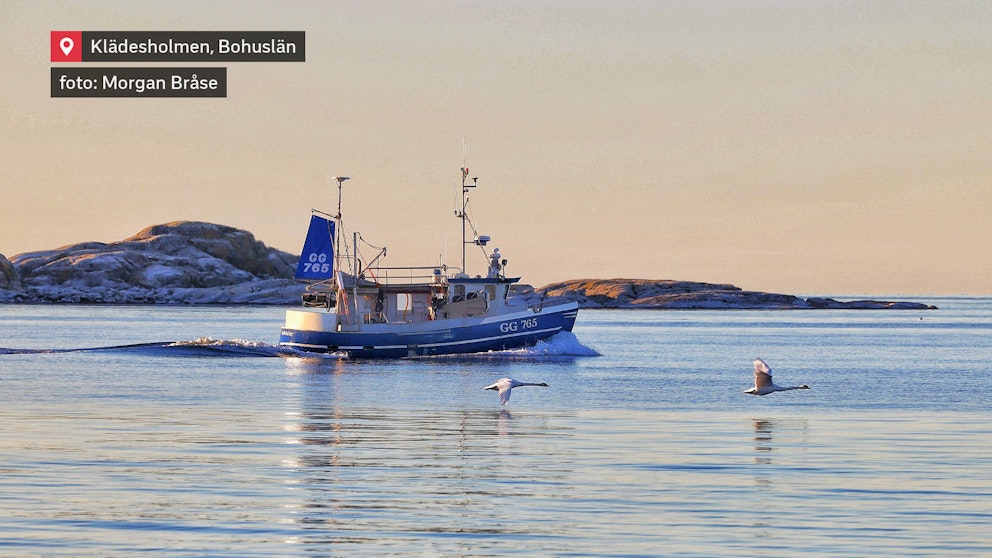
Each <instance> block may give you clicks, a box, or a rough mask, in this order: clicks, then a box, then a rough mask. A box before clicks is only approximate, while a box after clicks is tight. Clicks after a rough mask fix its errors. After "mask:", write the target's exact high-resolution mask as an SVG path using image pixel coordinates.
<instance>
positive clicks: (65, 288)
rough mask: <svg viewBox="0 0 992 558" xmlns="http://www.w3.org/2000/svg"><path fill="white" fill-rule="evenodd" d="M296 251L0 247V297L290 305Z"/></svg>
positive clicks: (721, 299) (640, 292)
mask: <svg viewBox="0 0 992 558" xmlns="http://www.w3.org/2000/svg"><path fill="white" fill-rule="evenodd" d="M298 259H299V257H298V256H295V255H293V254H289V253H287V252H281V251H279V250H276V249H273V248H269V247H267V246H266V245H265V244H263V243H262V242H260V241H258V240H256V239H255V237H254V236H253V235H252V234H251V233H250V232H248V231H245V230H241V229H236V228H233V227H227V226H223V225H214V224H211V223H202V222H194V221H180V222H174V223H167V224H164V225H155V226H152V227H148V228H147V229H145V230H143V231H141V232H139V233H138V234H136V235H134V236H132V237H130V238H126V239H124V240H121V241H119V242H111V243H109V244H104V243H102V242H84V243H82V244H74V245H72V246H65V247H62V248H59V249H57V250H45V251H41V252H29V253H25V254H18V255H16V256H14V257H12V258H10V259H9V260H8V259H7V258H5V257H4V256H3V255H2V254H0V302H83V303H97V304H99V303H108V304H133V303H138V304H288V305H292V304H298V303H299V302H300V295H301V294H302V293H303V291H304V287H305V286H304V284H302V283H300V282H299V281H296V280H294V279H293V275H294V272H295V269H296V262H297V260H298ZM512 293H513V295H514V296H515V297H518V298H520V299H522V300H525V301H528V302H534V303H536V302H539V301H541V300H544V299H547V298H565V299H569V300H574V301H576V302H578V303H579V306H580V307H581V308H643V309H769V310H778V309H814V308H851V309H881V308H887V309H912V310H923V309H933V308H934V307H933V306H928V305H926V304H920V303H916V302H887V301H875V300H855V301H848V302H840V301H837V300H834V299H831V298H805V299H804V298H800V297H796V296H792V295H784V294H774V293H762V292H756V291H745V290H742V289H740V288H738V287H735V286H733V285H722V284H713V283H697V282H692V281H671V280H646V279H573V280H571V281H562V282H560V283H552V284H550V285H545V286H544V287H540V288H539V289H536V290H535V289H534V288H533V287H530V286H527V285H515V286H514V289H513V291H512Z"/></svg>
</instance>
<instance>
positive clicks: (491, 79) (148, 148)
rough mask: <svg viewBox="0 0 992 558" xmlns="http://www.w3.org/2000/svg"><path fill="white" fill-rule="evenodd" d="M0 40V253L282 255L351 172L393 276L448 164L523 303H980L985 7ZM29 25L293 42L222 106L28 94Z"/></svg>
mask: <svg viewBox="0 0 992 558" xmlns="http://www.w3.org/2000/svg"><path fill="white" fill-rule="evenodd" d="M0 30H2V33H0V68H2V72H3V74H4V78H5V79H4V80H3V84H2V86H0V131H2V134H0V142H2V144H0V211H2V212H0V253H3V254H5V255H7V256H8V257H11V256H13V255H15V254H18V253H22V252H27V251H35V250H42V249H50V248H55V247H59V246H63V245H67V244H74V243H78V242H84V241H93V240H96V241H102V242H111V241H115V240H120V239H123V238H125V237H127V236H130V235H132V234H134V233H136V232H138V231H139V230H141V229H143V228H145V227H146V226H149V225H153V224H158V223H165V222H169V221H176V220H199V221H209V222H213V223H219V224H224V225H231V226H234V227H238V228H243V229H247V230H250V231H251V232H253V233H254V234H255V236H256V237H257V238H258V239H259V240H262V241H263V242H265V243H266V244H268V245H270V246H274V247H277V248H280V249H283V250H286V251H289V252H293V253H299V251H300V248H301V247H302V243H303V237H304V235H305V233H306V228H307V223H308V221H309V215H310V208H312V207H314V208H318V209H324V210H326V211H329V212H332V213H333V212H334V211H335V205H336V200H337V198H336V189H335V183H334V182H333V181H332V180H331V177H333V176H335V175H348V176H350V177H351V180H350V181H348V182H346V183H345V186H344V187H345V193H344V208H343V213H344V215H345V218H346V220H347V222H348V223H349V227H350V228H351V229H352V230H358V231H361V233H362V234H363V236H364V237H365V238H366V239H367V240H369V241H370V242H372V243H373V244H378V245H386V246H388V249H389V257H388V258H387V260H386V264H387V265H432V264H433V263H435V262H436V261H437V258H438V256H439V255H440V254H442V253H443V252H444V251H445V247H447V254H448V262H449V263H450V264H452V265H458V263H459V259H460V252H459V246H458V243H459V241H460V238H461V237H460V228H459V223H458V220H457V219H456V218H455V217H454V214H453V210H454V207H455V202H454V199H455V192H456V189H455V184H456V183H458V182H459V180H460V174H459V170H458V169H459V167H461V166H462V164H463V162H466V163H467V164H468V166H469V167H470V169H471V171H472V175H473V176H479V177H480V178H479V188H478V189H477V190H476V191H473V192H472V202H471V208H472V215H473V217H474V219H475V222H476V223H477V225H478V226H479V232H480V233H482V234H487V235H490V236H492V237H493V239H494V240H493V244H491V245H490V248H492V247H494V246H495V247H499V248H500V251H501V252H502V253H503V254H504V256H505V257H507V258H508V259H509V267H508V272H509V274H511V275H522V276H523V282H525V283H531V284H534V285H536V286H539V285H543V284H546V283H550V282H553V281H559V280H565V279H575V278H613V277H627V278H643V279H679V280H692V281H709V282H718V283H733V284H735V285H737V286H739V287H742V288H745V289H749V290H761V291H774V292H785V293H792V294H834V295H843V294H992V257H990V256H989V254H990V253H992V215H990V212H992V188H990V186H992V8H990V5H989V4H988V3H987V2H981V1H974V2H945V1H939V2H938V1H932V2H905V1H891V2H890V1H871V2H860V1H858V2H804V1H769V2H743V1H719V2H696V1H693V2H685V1H672V2H662V1H645V2H630V1H617V0H602V1H560V2H540V1H537V2H535V1H522V2H502V1H486V2H446V1H429V2H428V1H404V2H367V1H361V2H358V1H353V2H282V1H280V2H242V1H236V2H226V1H216V2H199V1H195V2H130V1H127V2H125V1H122V2H51V1H21V0H14V1H13V2H12V1H10V0H7V1H6V2H4V4H3V7H2V9H0ZM52 30H83V31H111V30H114V31H116V30H120V31H126V30H139V31H149V30H162V31H172V30H177V31H182V30H210V31H219V30H224V31H240V30H279V31H283V30H285V31H306V37H307V45H306V48H307V52H306V55H307V60H306V62H303V63H247V62H241V63H227V64H226V66H227V68H228V97H227V98H224V99H64V98H57V99H52V98H50V84H49V74H50V68H51V67H52V66H53V64H52V63H51V62H50V61H49V33H50V31H52ZM100 65H106V64H94V63H90V64H79V65H76V66H81V67H85V66H100ZM116 65H119V66H139V65H154V64H140V63H130V64H116ZM169 65H173V66H181V65H197V64H188V63H187V64H179V63H175V64H169ZM211 65H218V66H219V65H223V64H211ZM463 143H464V145H465V146H466V149H465V151H464V153H465V155H464V157H465V158H464V159H463ZM471 254H475V256H476V257H475V259H474V260H472V261H470V265H469V271H470V272H473V273H477V272H482V271H483V265H484V262H483V260H482V257H481V255H479V253H478V252H477V251H471V252H470V255H471Z"/></svg>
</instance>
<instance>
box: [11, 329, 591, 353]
mask: <svg viewBox="0 0 992 558" xmlns="http://www.w3.org/2000/svg"><path fill="white" fill-rule="evenodd" d="M106 352H115V353H129V354H136V355H142V356H175V357H201V358H203V357H226V358H231V357H243V358H253V357H282V358H308V359H310V358H318V359H341V358H347V357H346V356H345V355H342V354H338V353H312V352H307V351H301V350H297V349H293V348H291V347H282V346H279V345H270V344H268V343H263V342H261V341H246V340H244V339H212V338H210V337H200V338H198V339H192V340H188V341H160V342H154V343H132V344H128V345H111V346H107V347H85V348H77V349H9V348H3V347H0V355H25V354H60V353H106ZM584 356H599V353H598V352H597V351H596V350H594V349H591V348H589V347H586V346H585V345H583V344H582V343H580V342H579V340H578V339H577V338H576V337H575V334H573V333H571V332H565V331H563V332H561V333H558V334H556V335H554V336H553V337H551V338H549V339H547V340H544V341H538V342H537V344H536V345H534V346H532V347H525V348H521V349H509V350H505V351H490V352H486V353H473V354H461V355H438V356H431V357H418V358H432V359H443V358H462V359H464V358H485V359H491V358H514V359H534V358H572V357H584Z"/></svg>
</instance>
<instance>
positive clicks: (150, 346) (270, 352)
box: [0, 337, 340, 358]
mask: <svg viewBox="0 0 992 558" xmlns="http://www.w3.org/2000/svg"><path fill="white" fill-rule="evenodd" d="M103 352H123V353H130V354H138V355H144V356H179V357H228V358H230V357H248V358H251V357H284V358H287V357H303V358H340V356H339V355H318V354H315V353H308V352H304V351H298V350H296V349H292V348H289V347H280V346H278V345H269V344H268V343H263V342H261V341H246V340H244V339H212V338H210V337H200V338H198V339H192V340H188V341H160V342H154V343H132V344H128V345H112V346H107V347H85V348H78V349H8V348H3V347H0V355H5V354H6V355H12V354H13V355H17V354H56V353H103Z"/></svg>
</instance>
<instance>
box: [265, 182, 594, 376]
mask: <svg viewBox="0 0 992 558" xmlns="http://www.w3.org/2000/svg"><path fill="white" fill-rule="evenodd" d="M461 171H462V188H461V190H462V204H461V211H456V212H455V215H456V216H457V217H459V218H460V219H461V221H462V262H461V263H462V265H461V267H460V268H452V267H449V266H447V265H445V264H441V265H433V266H425V267H384V266H382V265H381V263H380V261H381V259H382V258H383V257H384V256H385V254H386V249H385V248H381V249H379V252H378V254H377V255H376V256H375V257H374V258H373V259H372V260H371V261H369V262H367V263H366V262H363V261H362V259H361V255H360V253H359V250H358V245H359V242H360V241H362V238H361V235H360V234H359V233H357V232H355V233H353V238H352V245H351V248H350V250H349V249H348V247H347V246H346V249H345V250H341V246H340V243H341V240H342V239H341V236H342V235H341V230H342V219H341V184H342V183H343V182H344V181H345V180H348V177H344V176H341V177H336V178H335V180H336V181H337V183H338V212H337V214H336V215H329V214H326V213H322V212H319V211H316V210H313V212H312V215H311V217H310V228H309V230H308V231H307V238H306V241H305V242H304V246H303V253H302V255H301V256H300V262H299V264H298V266H297V270H296V277H297V278H298V279H304V280H307V281H309V282H310V283H309V285H308V286H307V291H306V292H305V293H304V295H303V306H302V308H298V309H290V310H287V311H286V322H285V325H284V327H283V328H282V333H281V335H280V338H279V344H280V345H283V346H287V347H293V348H296V349H300V350H304V351H312V352H321V353H327V352H333V353H342V354H346V355H347V356H349V357H354V358H403V357H417V356H430V355H445V354H459V353H476V352H485V351H497V350H505V349H515V348H520V347H527V346H531V345H534V344H535V343H537V342H538V341H540V340H542V339H547V338H549V337H551V336H553V335H555V334H557V333H559V332H562V331H571V330H572V326H573V325H574V324H575V319H576V316H577V314H578V304H577V303H575V302H570V301H553V300H544V301H541V302H540V303H537V304H522V303H516V302H513V301H512V300H511V299H510V296H509V295H510V287H511V286H512V285H513V284H514V283H517V282H518V281H519V280H520V278H519V277H507V276H506V274H505V268H506V263H507V262H506V260H505V259H502V257H501V256H500V254H499V250H498V249H495V250H493V253H492V254H491V255H489V256H488V269H487V272H486V276H484V277H483V276H482V275H476V276H474V277H472V276H469V275H468V273H466V271H465V270H466V250H465V248H466V246H469V245H475V246H481V247H485V246H486V245H487V244H488V242H489V241H490V238H489V237H488V236H480V235H478V234H474V235H473V238H472V239H471V240H469V239H467V237H466V225H467V224H471V221H470V220H469V218H468V212H467V208H468V197H467V194H468V192H469V188H475V187H476V185H477V183H476V181H477V180H478V179H477V178H475V179H473V182H472V183H471V184H467V183H466V179H467V178H468V174H469V172H468V169H467V168H462V169H461ZM472 228H473V231H474V230H475V227H474V226H473V227H472ZM483 250H484V248H483Z"/></svg>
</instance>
